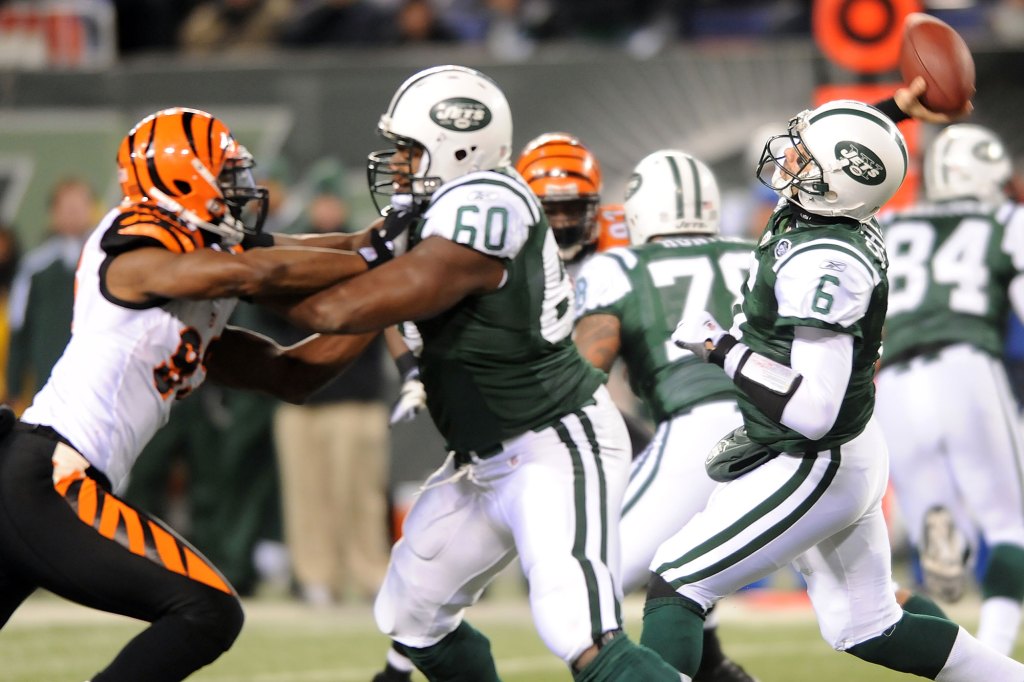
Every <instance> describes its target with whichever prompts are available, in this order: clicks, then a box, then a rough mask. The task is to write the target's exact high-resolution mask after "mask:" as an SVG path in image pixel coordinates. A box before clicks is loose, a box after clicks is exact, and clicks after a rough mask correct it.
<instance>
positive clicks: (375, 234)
mask: <svg viewBox="0 0 1024 682" xmlns="http://www.w3.org/2000/svg"><path fill="white" fill-rule="evenodd" d="M415 221H416V215H415V214H414V213H413V212H412V211H406V210H402V209H396V208H395V207H393V206H392V207H391V209H390V210H388V212H387V215H385V216H384V222H383V223H382V224H381V226H380V227H375V228H371V229H370V245H369V246H364V247H362V248H361V249H359V255H360V256H362V257H363V260H365V261H366V265H367V266H368V267H370V268H375V267H377V266H379V265H383V264H384V263H387V262H388V261H389V260H391V259H393V258H397V257H398V256H401V255H402V254H403V253H405V251H406V249H407V248H408V246H409V228H410V227H411V226H412V224H413V223H414V222H415Z"/></svg>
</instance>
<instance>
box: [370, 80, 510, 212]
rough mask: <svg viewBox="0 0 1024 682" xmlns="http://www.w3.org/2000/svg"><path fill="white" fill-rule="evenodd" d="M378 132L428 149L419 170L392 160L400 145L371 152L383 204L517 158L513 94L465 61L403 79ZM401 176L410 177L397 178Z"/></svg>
mask: <svg viewBox="0 0 1024 682" xmlns="http://www.w3.org/2000/svg"><path fill="white" fill-rule="evenodd" d="M377 132H378V133H379V134H380V135H381V136H382V137H384V138H386V139H388V140H391V141H392V142H394V143H395V145H396V146H398V147H413V148H415V147H419V148H421V149H422V150H423V158H422V161H421V162H420V165H419V168H418V169H417V170H416V172H415V173H413V172H411V168H409V167H408V165H405V164H392V157H393V156H394V154H395V152H396V151H397V150H396V149H387V150H382V151H377V152H374V153H372V154H370V156H369V161H368V164H367V173H368V181H369V184H370V192H371V193H372V194H373V196H374V202H375V203H377V206H378V208H381V204H380V203H379V201H378V199H379V198H381V197H386V199H385V202H386V201H388V200H390V198H391V195H393V194H396V193H398V194H405V193H408V194H411V195H412V198H413V200H414V201H416V200H421V201H420V203H423V202H422V200H424V199H427V198H429V197H430V195H431V194H433V193H434V192H435V191H436V190H437V188H438V187H440V186H441V185H443V184H444V183H446V182H449V181H450V180H453V179H455V178H457V177H460V176H462V175H466V174H467V173H472V172H474V171H480V170H489V169H492V168H498V167H501V166H507V165H509V164H510V163H511V153H512V112H511V110H510V109H509V106H508V100H506V99H505V95H504V93H502V91H501V89H500V88H498V86H497V85H496V84H495V83H494V81H492V80H491V79H490V78H488V77H487V76H485V75H484V74H482V73H480V72H479V71H476V70H474V69H470V68H467V67H464V66H435V67H433V68H430V69H426V70H424V71H420V72H419V73H417V74H415V75H414V76H412V77H411V78H409V79H408V80H406V81H405V82H404V83H402V85H401V87H399V88H398V91H397V92H395V95H394V97H392V98H391V104H390V105H389V106H388V110H387V111H386V112H384V114H382V115H381V117H380V122H379V123H378V125H377ZM395 165H398V166H399V167H397V168H396V167H395ZM401 166H405V167H404V168H403V167H401ZM400 177H401V178H404V179H405V181H406V182H404V183H399V182H396V180H398V179H399V178H400Z"/></svg>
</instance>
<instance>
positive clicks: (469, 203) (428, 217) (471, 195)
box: [420, 171, 541, 259]
mask: <svg viewBox="0 0 1024 682" xmlns="http://www.w3.org/2000/svg"><path fill="white" fill-rule="evenodd" d="M424 219H425V222H424V224H423V228H422V230H421V231H420V237H421V238H422V239H426V238H427V237H433V236H439V237H443V238H445V239H449V240H451V241H453V242H455V243H456V244H462V245H464V246H468V247H469V248H471V249H474V250H475V251H479V252H480V253H483V254H485V255H488V256H494V257H496V258H504V259H510V258H515V256H516V254H518V253H519V250H520V249H522V248H523V244H525V243H526V239H527V237H528V236H529V234H530V228H531V227H532V226H533V225H535V224H536V223H538V222H539V221H540V219H541V209H540V204H539V203H538V201H537V199H536V197H534V196H533V194H532V193H531V192H530V190H529V188H528V187H526V185H524V184H523V183H522V182H520V181H519V180H517V179H515V178H513V177H510V176H508V175H504V174H502V173H497V172H494V171H482V172H479V173H470V174H469V175H466V176H464V177H461V178H458V179H457V180H455V181H452V182H450V183H448V184H446V185H442V186H441V187H440V188H439V189H438V190H437V192H436V194H435V196H434V199H433V200H432V201H431V203H430V206H429V208H427V211H426V213H424Z"/></svg>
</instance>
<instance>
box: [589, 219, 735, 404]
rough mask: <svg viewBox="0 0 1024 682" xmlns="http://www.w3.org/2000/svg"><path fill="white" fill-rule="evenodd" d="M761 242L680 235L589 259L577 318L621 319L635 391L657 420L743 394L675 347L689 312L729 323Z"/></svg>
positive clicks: (625, 354) (714, 369) (624, 354)
mask: <svg viewBox="0 0 1024 682" xmlns="http://www.w3.org/2000/svg"><path fill="white" fill-rule="evenodd" d="M753 246H754V245H753V244H752V243H751V242H749V241H746V240H742V239H736V238H729V237H717V236H715V237H676V238H672V239H665V240H661V241H656V242H650V243H647V244H644V245H642V246H636V247H632V248H618V249H612V250H611V251H608V252H607V253H603V254H598V255H597V256H594V257H593V258H592V259H590V260H589V261H587V263H586V264H585V265H584V266H583V270H582V271H581V272H580V276H579V279H578V280H577V282H576V317H577V318H581V317H584V316H586V315H593V314H607V315H614V316H615V317H617V318H618V319H619V322H620V325H621V326H620V336H621V341H622V344H621V354H622V358H623V360H624V361H625V362H626V367H627V369H628V370H629V372H628V374H629V382H630V385H631V386H632V388H633V392H634V393H635V394H636V395H637V396H639V397H640V398H641V399H642V400H643V401H644V402H645V403H646V404H647V406H648V407H649V409H650V410H651V413H652V416H653V417H654V419H655V420H656V421H657V422H662V421H664V420H665V419H668V418H669V417H671V416H672V415H674V414H677V413H679V412H682V411H684V410H687V409H690V408H693V407H694V406H696V405H698V404H700V403H702V402H705V401H708V400H735V399H736V398H737V396H738V394H739V390H738V389H737V388H736V386H735V385H734V384H733V383H732V381H731V380H730V379H729V378H728V377H727V376H726V375H725V374H724V373H723V372H722V371H721V370H720V369H719V368H718V367H715V366H714V365H709V364H707V363H704V362H701V361H700V360H698V359H697V358H696V357H694V355H693V354H692V353H690V352H689V351H686V350H683V349H682V348H679V347H678V346H676V345H675V344H674V343H672V341H671V338H670V337H671V335H672V330H673V329H675V327H676V325H677V324H678V323H679V320H680V319H682V317H683V315H684V311H685V314H686V315H696V314H699V313H700V312H701V311H703V310H708V311H710V312H711V313H712V314H713V315H714V316H715V319H717V320H720V321H721V322H722V323H723V324H728V321H729V320H731V319H732V306H733V304H734V303H735V302H736V299H737V297H738V296H739V295H740V289H741V287H742V286H743V282H744V280H745V279H746V276H747V272H748V270H749V268H750V261H751V254H750V251H751V249H752V248H753Z"/></svg>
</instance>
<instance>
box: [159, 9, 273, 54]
mask: <svg viewBox="0 0 1024 682" xmlns="http://www.w3.org/2000/svg"><path fill="white" fill-rule="evenodd" d="M291 14H292V0H206V1H205V2H201V3H200V4H198V5H196V7H195V8H194V9H193V10H192V11H191V12H190V13H189V15H188V16H187V17H186V18H185V21H184V22H183V23H182V26H181V31H180V35H179V43H180V44H181V47H182V48H183V49H184V50H185V52H187V53H193V54H209V53H213V52H249V51H253V50H261V49H265V48H270V47H273V46H275V45H276V44H277V42H278V39H279V38H280V34H281V30H282V28H283V27H284V26H285V24H286V23H287V22H288V20H289V18H290V16H291Z"/></svg>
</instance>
